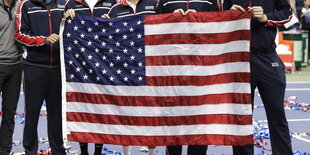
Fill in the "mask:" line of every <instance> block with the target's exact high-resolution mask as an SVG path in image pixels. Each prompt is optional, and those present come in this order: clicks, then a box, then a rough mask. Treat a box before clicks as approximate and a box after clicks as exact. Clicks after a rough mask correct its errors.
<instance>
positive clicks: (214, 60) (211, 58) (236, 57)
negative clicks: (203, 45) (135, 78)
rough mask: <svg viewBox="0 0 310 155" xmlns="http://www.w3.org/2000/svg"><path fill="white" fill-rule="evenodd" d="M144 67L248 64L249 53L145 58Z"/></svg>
mask: <svg viewBox="0 0 310 155" xmlns="http://www.w3.org/2000/svg"><path fill="white" fill-rule="evenodd" d="M145 59H146V60H145V63H146V66H170V65H195V66H196V65H197V66H209V65H218V64H223V63H229V62H249V61H250V52H232V53H224V54H221V55H167V56H147V57H146V58H145Z"/></svg>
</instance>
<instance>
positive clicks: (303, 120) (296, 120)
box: [257, 119, 310, 123]
mask: <svg viewBox="0 0 310 155" xmlns="http://www.w3.org/2000/svg"><path fill="white" fill-rule="evenodd" d="M287 121H288V122H308V121H310V119H287ZM267 122H268V120H258V121H257V123H267Z"/></svg>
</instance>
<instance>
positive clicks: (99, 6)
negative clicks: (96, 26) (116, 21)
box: [65, 0, 117, 17]
mask: <svg viewBox="0 0 310 155" xmlns="http://www.w3.org/2000/svg"><path fill="white" fill-rule="evenodd" d="M116 2H117V0H98V2H97V3H96V5H95V7H94V10H93V11H92V10H91V9H90V8H89V6H88V4H87V3H86V2H85V0H69V1H68V2H67V4H66V8H65V10H68V9H73V10H74V11H75V13H76V15H83V16H95V17H101V16H102V15H104V14H106V13H108V12H109V10H110V9H111V7H112V6H113V5H115V4H116Z"/></svg>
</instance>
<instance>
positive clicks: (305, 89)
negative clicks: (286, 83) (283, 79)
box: [285, 88, 310, 91]
mask: <svg viewBox="0 0 310 155" xmlns="http://www.w3.org/2000/svg"><path fill="white" fill-rule="evenodd" d="M309 90H310V88H287V89H285V91H309Z"/></svg>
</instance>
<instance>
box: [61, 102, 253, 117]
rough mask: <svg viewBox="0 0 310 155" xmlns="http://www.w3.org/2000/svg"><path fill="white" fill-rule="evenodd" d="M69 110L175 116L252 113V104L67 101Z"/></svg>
mask: <svg viewBox="0 0 310 155" xmlns="http://www.w3.org/2000/svg"><path fill="white" fill-rule="evenodd" d="M67 112H82V113H92V114H101V115H118V116H141V117H174V116H194V115H214V114H233V115H252V104H232V103H222V104H205V105H199V106H171V107H145V106H143V107H142V106H116V105H110V104H88V103H79V102H69V103H67Z"/></svg>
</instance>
